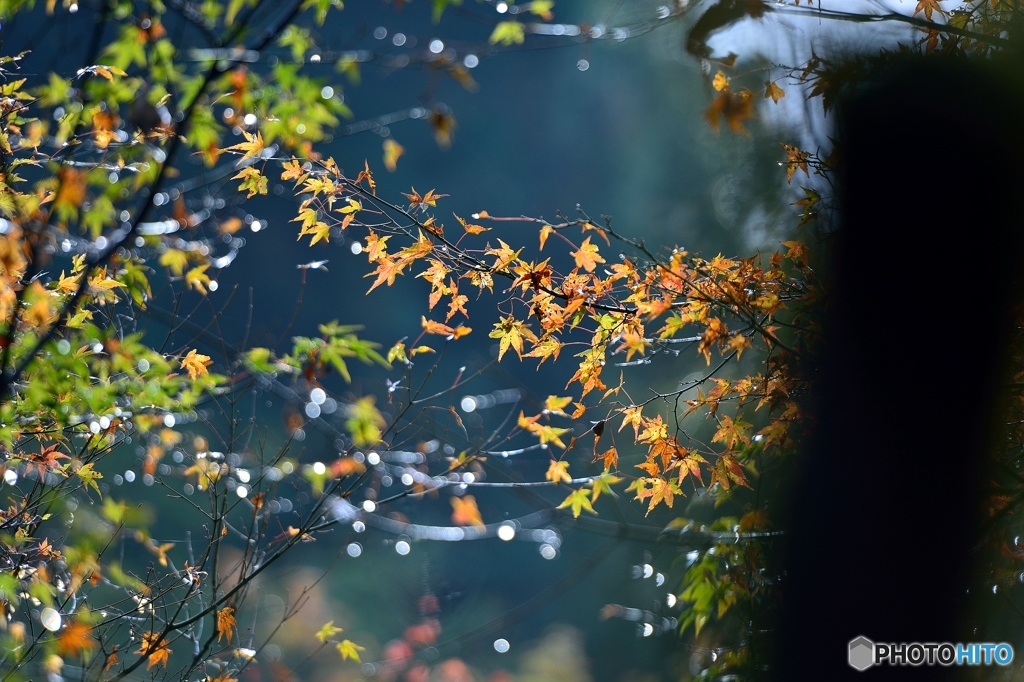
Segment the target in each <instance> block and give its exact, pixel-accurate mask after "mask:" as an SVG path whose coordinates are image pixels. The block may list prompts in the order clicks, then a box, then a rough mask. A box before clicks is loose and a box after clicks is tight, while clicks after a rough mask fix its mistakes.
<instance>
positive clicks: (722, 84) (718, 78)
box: [711, 71, 729, 92]
mask: <svg viewBox="0 0 1024 682" xmlns="http://www.w3.org/2000/svg"><path fill="white" fill-rule="evenodd" d="M711 87H713V88H714V89H715V90H717V91H718V92H722V91H723V90H728V89H729V77H728V76H726V75H725V73H724V72H722V71H719V72H718V73H716V74H715V78H714V80H712V81H711Z"/></svg>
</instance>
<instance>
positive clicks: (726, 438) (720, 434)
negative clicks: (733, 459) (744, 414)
mask: <svg viewBox="0 0 1024 682" xmlns="http://www.w3.org/2000/svg"><path fill="white" fill-rule="evenodd" d="M719 423H720V426H719V427H718V431H716V432H715V435H714V437H713V438H712V439H711V442H712V443H717V442H719V441H721V442H722V443H724V444H725V446H726V447H727V448H729V449H730V450H731V449H733V448H734V447H736V443H737V442H740V443H744V444H747V443H750V436H748V435H747V433H748V432H749V431H750V424H748V423H746V422H745V421H743V420H742V419H740V418H739V417H737V418H736V419H733V418H732V417H729V416H728V415H726V416H722V417H721V418H720V419H719Z"/></svg>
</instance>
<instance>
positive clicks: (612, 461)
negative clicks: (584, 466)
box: [594, 448, 619, 471]
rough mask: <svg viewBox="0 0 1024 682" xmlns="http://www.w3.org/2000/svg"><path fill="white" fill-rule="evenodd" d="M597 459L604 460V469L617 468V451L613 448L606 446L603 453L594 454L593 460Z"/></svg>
mask: <svg viewBox="0 0 1024 682" xmlns="http://www.w3.org/2000/svg"><path fill="white" fill-rule="evenodd" d="M599 459H600V460H602V461H603V462H604V470H605V471H610V470H611V469H618V468H619V452H618V450H616V449H615V448H608V450H606V451H605V452H604V453H602V454H600V455H598V456H596V457H595V458H594V461H595V462H596V461H597V460H599Z"/></svg>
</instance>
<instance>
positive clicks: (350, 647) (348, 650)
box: [338, 639, 366, 663]
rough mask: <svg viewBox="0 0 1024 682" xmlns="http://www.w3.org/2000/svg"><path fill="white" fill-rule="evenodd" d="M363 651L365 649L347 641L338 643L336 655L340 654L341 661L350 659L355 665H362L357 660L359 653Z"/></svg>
mask: <svg viewBox="0 0 1024 682" xmlns="http://www.w3.org/2000/svg"><path fill="white" fill-rule="evenodd" d="M365 649H366V648H365V647H361V646H359V645H358V644H356V643H355V642H353V641H351V640H348V639H344V640H342V641H340V642H338V653H339V654H341V660H343V661H347V660H348V659H350V658H351V659H352V660H354V661H355V662H356V663H362V661H360V660H359V652H360V651H365Z"/></svg>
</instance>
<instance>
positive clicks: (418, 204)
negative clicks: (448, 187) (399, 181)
mask: <svg viewBox="0 0 1024 682" xmlns="http://www.w3.org/2000/svg"><path fill="white" fill-rule="evenodd" d="M402 196H404V197H406V198H407V199H408V200H409V208H410V209H418V210H420V209H425V208H426V207H427V206H437V200H438V199H443V198H444V197H446V196H448V195H447V194H434V190H430V191H429V192H427V193H426V194H424V195H423V196H420V193H419V192H417V191H416V188H415V187H413V188H412V194H406V193H405V192H402Z"/></svg>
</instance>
